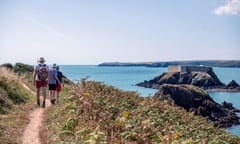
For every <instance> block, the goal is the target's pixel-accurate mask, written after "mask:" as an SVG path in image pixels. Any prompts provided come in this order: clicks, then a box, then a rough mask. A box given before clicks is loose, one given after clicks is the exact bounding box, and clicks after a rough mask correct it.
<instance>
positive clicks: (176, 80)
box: [137, 70, 240, 91]
mask: <svg viewBox="0 0 240 144" xmlns="http://www.w3.org/2000/svg"><path fill="white" fill-rule="evenodd" d="M162 84H189V85H194V86H198V87H200V88H203V89H205V90H217V91H240V86H239V85H238V84H237V82H236V81H232V82H230V83H229V84H228V85H225V84H224V83H222V82H221V81H220V80H219V79H218V77H217V76H216V74H215V73H214V72H213V71H212V70H211V71H208V72H190V73H188V72H168V73H163V74H161V75H159V76H157V77H155V78H153V79H151V80H149V81H148V80H145V81H144V82H140V83H138V84H137V86H142V87H146V88H154V89H159V88H160V87H161V85H162Z"/></svg>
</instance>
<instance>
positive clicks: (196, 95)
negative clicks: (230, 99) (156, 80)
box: [154, 84, 240, 127]
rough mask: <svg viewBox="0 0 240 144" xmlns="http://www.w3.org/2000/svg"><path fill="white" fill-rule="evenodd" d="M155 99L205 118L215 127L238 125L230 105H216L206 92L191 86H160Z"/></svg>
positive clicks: (224, 103)
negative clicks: (166, 101)
mask: <svg viewBox="0 0 240 144" xmlns="http://www.w3.org/2000/svg"><path fill="white" fill-rule="evenodd" d="M154 97H155V98H156V99H159V100H163V99H167V100H168V101H169V102H170V103H172V104H175V105H178V106H181V107H183V108H184V109H186V110H187V111H189V112H193V113H194V114H196V115H200V116H203V117H206V118H207V119H208V120H210V121H213V122H214V123H215V125H216V126H219V127H230V126H232V125H235V124H240V121H239V119H240V118H239V117H238V116H237V114H236V112H239V110H237V109H235V108H234V107H233V106H232V104H231V103H227V102H223V103H222V104H218V103H216V102H215V101H214V100H213V99H212V98H211V97H210V96H209V95H208V93H207V92H206V91H204V90H203V89H200V88H198V87H196V86H193V85H172V84H164V85H161V87H160V89H159V91H158V92H157V93H156V94H155V96H154Z"/></svg>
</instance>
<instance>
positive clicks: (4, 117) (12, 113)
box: [0, 67, 34, 144]
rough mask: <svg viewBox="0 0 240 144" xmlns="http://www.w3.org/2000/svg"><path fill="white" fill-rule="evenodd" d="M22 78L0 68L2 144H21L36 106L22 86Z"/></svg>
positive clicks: (0, 132)
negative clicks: (32, 110)
mask: <svg viewBox="0 0 240 144" xmlns="http://www.w3.org/2000/svg"><path fill="white" fill-rule="evenodd" d="M21 82H22V81H21V78H20V77H19V76H18V75H16V74H15V73H14V72H12V71H11V70H10V69H6V68H3V67H0V105H1V107H0V143H6V144H7V143H9V144H10V143H21V134H22V132H23V130H24V127H25V126H26V124H27V122H28V114H29V112H30V111H31V109H32V108H33V107H34V105H33V104H32V103H31V104H28V103H27V102H29V101H32V98H33V97H32V96H31V93H30V92H28V91H27V90H25V89H24V87H23V86H22V85H21Z"/></svg>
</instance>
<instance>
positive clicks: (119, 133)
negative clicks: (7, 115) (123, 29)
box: [43, 80, 240, 144]
mask: <svg viewBox="0 0 240 144" xmlns="http://www.w3.org/2000/svg"><path fill="white" fill-rule="evenodd" d="M45 123H46V124H47V127H46V128H45V131H48V133H45V137H44V138H43V139H44V140H45V142H46V143H62V144H68V143H71V144H80V143H81V144H82V143H83V144H84V143H85V144H95V143H96V144H97V143H156V144H159V143H165V144H172V143H173V144H174V143H177V144H179V143H181V144H182V143H232V144H236V143H240V139H239V138H238V137H235V136H232V135H230V134H229V133H227V132H225V131H224V130H223V129H219V128H216V127H214V126H213V124H212V123H210V122H206V119H204V118H200V117H197V116H194V115H193V114H192V113H188V112H186V111H185V110H183V109H182V108H179V107H175V106H171V105H169V104H168V102H167V101H158V100H156V99H154V98H152V97H146V98H143V97H139V96H138V94H137V93H135V92H122V91H120V90H118V89H116V88H114V87H111V86H106V85H104V84H102V83H98V82H94V81H84V80H83V81H80V82H79V83H78V84H77V85H75V86H73V87H71V88H70V89H69V90H67V91H66V92H65V93H64V94H63V95H62V97H61V99H60V102H59V103H58V104H57V105H56V106H55V107H54V108H53V109H52V111H51V112H50V113H49V116H48V119H47V120H46V121H45Z"/></svg>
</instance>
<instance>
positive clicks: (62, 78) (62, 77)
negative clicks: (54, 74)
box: [61, 73, 64, 87]
mask: <svg viewBox="0 0 240 144" xmlns="http://www.w3.org/2000/svg"><path fill="white" fill-rule="evenodd" d="M61 81H62V87H64V76H63V74H62V73H61Z"/></svg>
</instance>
